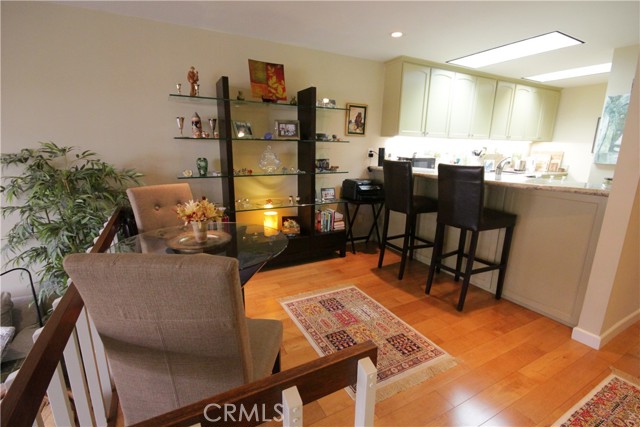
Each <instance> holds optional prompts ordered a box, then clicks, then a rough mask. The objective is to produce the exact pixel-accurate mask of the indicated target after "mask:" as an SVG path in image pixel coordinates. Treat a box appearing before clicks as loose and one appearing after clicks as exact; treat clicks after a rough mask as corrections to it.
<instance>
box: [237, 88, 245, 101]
mask: <svg viewBox="0 0 640 427" xmlns="http://www.w3.org/2000/svg"><path fill="white" fill-rule="evenodd" d="M236 99H237V100H238V101H244V94H243V93H242V91H241V90H239V91H238V96H236Z"/></svg>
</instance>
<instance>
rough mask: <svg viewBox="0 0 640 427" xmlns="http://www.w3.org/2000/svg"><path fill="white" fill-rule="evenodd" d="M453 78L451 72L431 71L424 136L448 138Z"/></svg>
mask: <svg viewBox="0 0 640 427" xmlns="http://www.w3.org/2000/svg"><path fill="white" fill-rule="evenodd" d="M455 76H456V73H454V72H453V71H447V70H439V69H436V68H433V69H431V78H430V79H429V96H428V98H427V108H426V113H427V116H426V120H425V129H424V134H425V135H426V136H432V137H441V138H446V137H447V136H448V133H449V116H450V113H451V101H452V98H453V89H454V81H455Z"/></svg>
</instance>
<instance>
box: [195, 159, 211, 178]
mask: <svg viewBox="0 0 640 427" xmlns="http://www.w3.org/2000/svg"><path fill="white" fill-rule="evenodd" d="M196 166H197V167H198V175H200V176H207V172H208V171H209V161H208V160H207V159H205V158H204V157H198V160H196Z"/></svg>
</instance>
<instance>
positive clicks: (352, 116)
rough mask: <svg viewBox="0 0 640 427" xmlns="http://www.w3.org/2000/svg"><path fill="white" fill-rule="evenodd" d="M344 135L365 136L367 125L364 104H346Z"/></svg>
mask: <svg viewBox="0 0 640 427" xmlns="http://www.w3.org/2000/svg"><path fill="white" fill-rule="evenodd" d="M345 122H346V123H345V133H346V134H347V135H354V136H365V134H366V124H367V106H366V105H364V104H349V103H348V104H347V117H346V119H345Z"/></svg>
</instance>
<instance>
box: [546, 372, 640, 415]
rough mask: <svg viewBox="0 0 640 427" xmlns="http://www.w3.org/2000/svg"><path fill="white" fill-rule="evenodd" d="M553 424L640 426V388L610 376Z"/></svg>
mask: <svg viewBox="0 0 640 427" xmlns="http://www.w3.org/2000/svg"><path fill="white" fill-rule="evenodd" d="M553 425H554V426H560V427H605V426H616V427H619V426H628V427H631V426H634V427H637V426H638V425H640V388H638V386H637V385H634V384H632V383H631V382H629V381H626V380H625V379H623V378H621V377H620V376H618V375H615V374H611V375H609V376H608V377H607V378H605V379H604V380H603V381H602V382H601V383H600V384H598V385H597V386H596V387H595V388H594V389H593V390H592V391H591V392H589V394H587V395H586V396H585V397H584V398H583V399H582V400H581V401H580V402H578V403H577V404H576V405H575V406H574V407H573V408H571V409H570V410H569V411H567V412H566V413H565V414H564V415H563V416H562V417H560V419H559V420H558V421H556V422H555V423H554V424H553Z"/></svg>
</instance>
